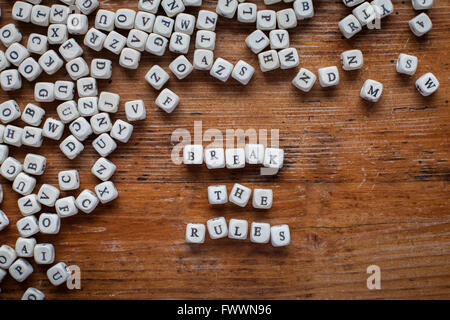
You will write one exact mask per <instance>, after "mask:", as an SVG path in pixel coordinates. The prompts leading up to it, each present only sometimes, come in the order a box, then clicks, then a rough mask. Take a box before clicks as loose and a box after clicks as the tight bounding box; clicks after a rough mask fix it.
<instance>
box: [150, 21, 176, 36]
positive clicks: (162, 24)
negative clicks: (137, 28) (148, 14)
mask: <svg viewBox="0 0 450 320" xmlns="http://www.w3.org/2000/svg"><path fill="white" fill-rule="evenodd" d="M174 24H175V21H174V20H173V19H171V18H168V17H166V16H157V17H156V19H155V24H154V25H153V32H154V33H156V34H159V35H161V36H163V37H166V38H169V37H170V35H171V34H172V31H173V26H174Z"/></svg>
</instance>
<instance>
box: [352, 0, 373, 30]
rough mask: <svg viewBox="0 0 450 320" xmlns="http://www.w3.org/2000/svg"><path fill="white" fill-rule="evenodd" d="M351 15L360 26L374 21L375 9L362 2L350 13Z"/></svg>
mask: <svg viewBox="0 0 450 320" xmlns="http://www.w3.org/2000/svg"><path fill="white" fill-rule="evenodd" d="M352 13H353V15H354V16H355V17H356V18H357V19H358V20H359V22H360V23H361V25H362V26H365V25H366V24H369V23H370V22H372V21H373V20H375V9H374V8H373V7H372V5H371V4H370V3H368V2H364V3H362V4H360V5H359V6H357V7H356V8H355V9H353V11H352Z"/></svg>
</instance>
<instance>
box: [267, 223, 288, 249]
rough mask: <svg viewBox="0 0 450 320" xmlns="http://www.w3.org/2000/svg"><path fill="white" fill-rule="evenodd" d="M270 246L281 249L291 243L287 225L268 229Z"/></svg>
mask: <svg viewBox="0 0 450 320" xmlns="http://www.w3.org/2000/svg"><path fill="white" fill-rule="evenodd" d="M270 238H271V242H272V246H274V247H283V246H287V245H289V244H290V243H291V234H290V232H289V226H288V225H287V224H283V225H279V226H273V227H271V228H270Z"/></svg>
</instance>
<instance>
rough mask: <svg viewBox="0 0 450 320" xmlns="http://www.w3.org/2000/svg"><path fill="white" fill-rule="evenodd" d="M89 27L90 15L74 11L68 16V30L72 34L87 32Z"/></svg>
mask: <svg viewBox="0 0 450 320" xmlns="http://www.w3.org/2000/svg"><path fill="white" fill-rule="evenodd" d="M88 27H89V23H88V17H87V16H86V15H84V14H78V13H73V14H70V15H69V17H68V18H67V30H68V31H69V33H70V34H75V35H82V34H86V32H87V31H88Z"/></svg>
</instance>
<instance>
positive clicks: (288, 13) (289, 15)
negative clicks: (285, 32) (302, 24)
mask: <svg viewBox="0 0 450 320" xmlns="http://www.w3.org/2000/svg"><path fill="white" fill-rule="evenodd" d="M277 22H278V28H280V29H291V28H295V27H296V26H297V16H296V14H295V10H294V9H284V10H281V11H278V12H277Z"/></svg>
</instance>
